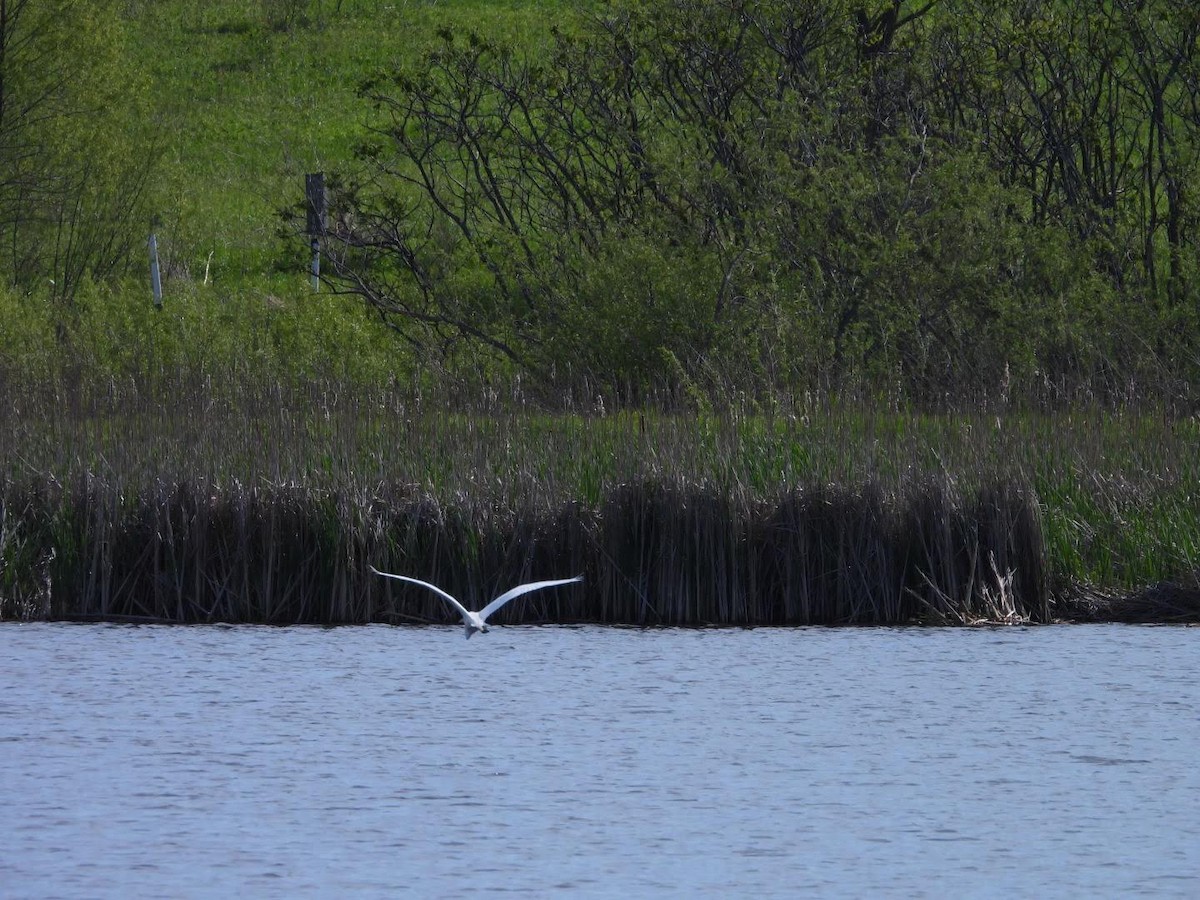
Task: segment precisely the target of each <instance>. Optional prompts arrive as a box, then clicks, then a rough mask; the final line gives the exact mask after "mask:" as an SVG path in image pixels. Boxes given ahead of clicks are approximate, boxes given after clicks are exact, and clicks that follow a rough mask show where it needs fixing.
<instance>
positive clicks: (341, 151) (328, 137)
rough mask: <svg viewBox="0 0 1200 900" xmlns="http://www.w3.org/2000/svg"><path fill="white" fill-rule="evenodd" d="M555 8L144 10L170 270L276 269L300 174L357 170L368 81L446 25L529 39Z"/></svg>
mask: <svg viewBox="0 0 1200 900" xmlns="http://www.w3.org/2000/svg"><path fill="white" fill-rule="evenodd" d="M561 7H562V5H561V4H559V3H555V2H536V0H533V2H526V3H519V2H514V3H505V2H492V0H474V2H471V0H450V2H393V3H384V2H375V0H343V2H341V3H336V2H333V0H310V2H269V0H212V2H206V3H199V4H198V3H188V2H181V0H168V2H159V3H144V4H141V5H138V6H137V7H136V9H137V12H136V14H135V15H133V16H132V17H131V19H130V26H131V28H132V31H133V35H134V40H135V42H136V46H137V48H138V51H137V52H138V55H139V58H140V59H141V61H142V63H143V65H144V66H145V67H146V68H147V70H148V72H149V74H150V76H151V79H152V84H153V86H154V87H153V90H154V93H155V98H156V100H157V101H158V102H159V103H161V104H162V117H163V118H162V121H163V129H162V133H161V135H160V139H161V141H162V150H163V161H162V164H161V166H160V168H159V172H158V176H157V184H156V186H155V191H154V193H155V198H156V204H155V205H156V207H157V212H158V214H159V215H160V216H161V217H162V222H163V228H162V231H163V237H162V251H161V252H162V254H163V257H164V261H165V262H166V264H167V267H168V269H169V273H170V275H171V276H173V277H176V278H182V279H188V278H190V279H191V280H202V279H203V273H204V271H205V268H206V267H208V271H209V276H210V278H211V279H212V280H213V281H216V282H219V283H226V284H229V283H234V282H236V281H238V280H244V279H257V278H260V277H264V276H266V275H268V274H269V273H271V272H272V270H273V269H275V268H276V266H277V264H278V263H280V261H281V260H282V259H284V258H285V257H286V256H287V253H288V251H287V250H286V249H285V248H284V247H283V246H282V245H281V243H280V241H279V239H278V235H277V232H278V226H279V219H278V213H279V211H280V210H281V209H283V208H284V207H287V206H290V205H292V204H294V203H296V202H297V200H298V199H299V198H301V197H302V196H303V189H304V175H305V173H306V172H316V171H326V170H338V171H346V170H348V169H350V168H352V167H353V165H354V154H353V151H354V146H355V144H356V143H357V142H358V141H359V140H360V139H361V128H362V125H363V121H364V116H365V113H366V108H365V106H364V105H363V104H361V103H360V102H359V101H358V100H357V99H356V89H357V87H358V85H359V83H360V82H361V81H362V80H363V79H364V78H366V77H367V76H368V75H371V74H373V73H374V72H376V71H378V70H386V69H389V68H393V67H395V66H396V65H400V64H403V63H404V62H405V61H407V60H410V59H411V58H412V57H413V55H414V53H415V52H417V51H418V50H419V49H420V48H422V47H424V46H425V45H427V44H428V43H429V42H430V41H431V40H432V39H433V38H434V37H435V35H436V33H437V31H438V29H441V28H446V27H452V28H464V29H465V28H477V29H480V30H482V31H486V32H487V33H489V34H496V35H500V36H504V37H507V38H508V39H514V40H533V39H535V38H536V36H537V35H538V34H541V33H544V32H545V30H546V28H547V27H548V25H549V24H550V22H551V21H552V19H553V17H556V16H559V15H561V14H562V8H561ZM293 252H294V248H293ZM210 254H211V257H212V259H211V262H210V261H209V255H210ZM295 282H300V283H301V284H303V275H302V274H300V275H299V276H297V275H296V274H295V273H288V277H285V278H281V279H278V280H276V281H272V282H271V283H272V284H273V285H277V286H278V287H277V289H286V288H284V287H283V286H291V285H293V284H294V283H295Z"/></svg>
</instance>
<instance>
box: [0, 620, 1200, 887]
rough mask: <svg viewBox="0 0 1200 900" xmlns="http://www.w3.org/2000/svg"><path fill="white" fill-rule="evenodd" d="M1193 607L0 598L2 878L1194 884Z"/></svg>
mask: <svg viewBox="0 0 1200 900" xmlns="http://www.w3.org/2000/svg"><path fill="white" fill-rule="evenodd" d="M1198 676H1200V629H1183V628H1134V627H1122V626H1061V627H1042V628H1007V629H979V630H935V629H915V628H912V629H842V630H832V629H760V630H753V631H737V630H651V631H638V630H631V629H617V628H595V627H586V628H558V627H555V628H552V627H520V628H496V629H494V630H493V631H492V632H491V633H490V634H487V635H480V636H476V637H475V638H473V639H472V640H470V641H465V640H463V636H462V630H461V628H458V627H455V628H389V627H383V626H379V627H364V628H339V629H318V628H266V627H237V628H227V627H155V626H140V627H138V626H115V625H108V626H91V625H88V626H85V625H62V624H58V625H52V624H34V625H5V626H0V678H2V682H0V685H2V693H0V748H2V754H3V755H2V757H0V813H2V821H3V826H2V827H3V838H2V840H0V895H2V896H3V897H6V898H22V897H89V898H91V897H122V898H125V897H167V896H170V897H227V896H233V895H235V894H239V893H240V894H241V895H243V896H252V897H296V896H306V897H316V896H347V895H352V896H366V897H372V896H377V897H391V896H404V895H408V896H417V897H458V896H462V895H466V894H481V893H492V892H495V893H502V892H506V893H513V894H534V895H541V896H553V895H560V894H569V895H572V896H597V897H633V896H637V897H640V896H665V895H670V896H688V897H695V896H708V897H728V896H756V897H765V896H771V897H795V896H805V895H808V896H812V895H817V896H834V897H836V896H846V897H863V896H903V897H921V896H928V897H943V896H960V897H961V896H981V897H988V896H996V897H1000V896H1004V897H1007V896H1037V897H1054V896H1061V897H1068V896H1071V897H1075V896H1123V897H1124V896H1131V895H1134V896H1136V895H1144V896H1154V897H1159V896H1164V897H1170V896H1179V897H1196V896H1200V677H1198Z"/></svg>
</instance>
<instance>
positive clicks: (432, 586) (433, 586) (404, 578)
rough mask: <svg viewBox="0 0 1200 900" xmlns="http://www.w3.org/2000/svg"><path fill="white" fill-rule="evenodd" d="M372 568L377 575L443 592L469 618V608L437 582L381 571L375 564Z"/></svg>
mask: <svg viewBox="0 0 1200 900" xmlns="http://www.w3.org/2000/svg"><path fill="white" fill-rule="evenodd" d="M370 569H371V571H372V572H374V573H375V574H376V575H382V576H383V577H384V578H395V579H396V580H398V581H411V582H412V583H413V584H419V585H421V586H422V587H427V588H429V589H430V590H431V591H433V592H434V593H436V594H441V596H442V598H443V599H445V600H446V602H448V603H449V604H450V605H451V606H453V607H454V608H455V609H457V610H458V612H459V615H461V616H462V617H463V619H464V620H465V619H466V618H467V608H466V607H465V606H463V605H462V604H461V603H459V602H458V601H457V600H455V599H454V598H453V597H451V596H450V595H449V594H447V593H446V592H445V591H443V590H442V589H441V588H440V587H438V586H437V585H436V584H430V583H429V582H428V581H422V580H421V579H419V578H409V577H408V576H407V575H393V574H392V573H391V572H380V571H379V570H378V569H377V568H375V567H374V566H371V567H370Z"/></svg>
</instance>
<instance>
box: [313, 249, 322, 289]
mask: <svg viewBox="0 0 1200 900" xmlns="http://www.w3.org/2000/svg"><path fill="white" fill-rule="evenodd" d="M312 288H313V290H314V291H319V290H320V289H321V242H320V240H318V239H317V238H316V237H315V236H314V237H313V239H312Z"/></svg>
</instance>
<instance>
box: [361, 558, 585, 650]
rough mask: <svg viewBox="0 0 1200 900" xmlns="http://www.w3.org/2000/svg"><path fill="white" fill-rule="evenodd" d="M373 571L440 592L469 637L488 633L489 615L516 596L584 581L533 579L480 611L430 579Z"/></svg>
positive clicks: (577, 579)
mask: <svg viewBox="0 0 1200 900" xmlns="http://www.w3.org/2000/svg"><path fill="white" fill-rule="evenodd" d="M371 571H372V572H374V573H375V574H376V575H382V576H383V577H384V578H395V579H397V580H398V581H410V582H412V583H413V584H419V585H421V586H422V587H427V588H429V589H430V590H431V591H433V592H434V593H437V594H440V595H441V596H442V598H443V599H445V600H446V601H447V602H448V603H449V604H450V605H451V606H453V607H454V608H455V609H456V610H458V613H459V615H461V616H462V620H463V629H464V630H465V631H466V632H467V638H468V639H470V637H471V635H473V634H474V633H475V632H477V631H481V632H483V633H484V634H487V631H488V626H487V617H488V616H490V615H491V614H492V613H494V612H495V611H496V610H498V609H499V608H500V607H502V606H503V605H504V604H505V603H507V602H508V601H509V600H512V599H513V598H514V597H520V596H521V595H522V594H528V593H529V592H530V591H540V590H541V589H542V588H548V587H555V586H557V585H560V584H574V583H575V582H577V581H583V576H582V575H576V576H575V577H574V578H561V579H559V580H557V581H531V582H530V583H529V584H518V585H517V586H516V587H515V588H510V589H509V590H507V591H505V592H504V593H503V594H501V595H500V596H499V597H497V598H496V599H495V600H493V601H492V602H491V603H489V604H488V605H487V606H485V607H484V608H483V609H481V610H479V612H471V610H469V609H467V608H466V607H465V606H463V605H462V604H461V603H459V602H458V601H457V600H455V599H454V598H453V597H451V596H450V595H449V594H447V593H446V592H445V591H443V590H442V589H441V588H440V587H438V586H437V585H436V584H430V583H429V582H428V581H422V580H421V579H419V578H409V577H408V576H407V575H393V574H392V573H391V572H380V571H379V570H378V569H377V568H375V567H374V566H371Z"/></svg>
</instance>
